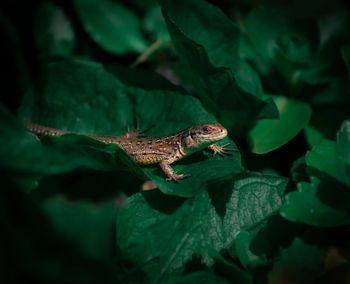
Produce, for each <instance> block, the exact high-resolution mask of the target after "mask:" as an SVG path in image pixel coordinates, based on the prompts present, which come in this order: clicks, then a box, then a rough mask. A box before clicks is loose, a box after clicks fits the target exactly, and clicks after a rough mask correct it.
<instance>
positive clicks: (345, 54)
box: [341, 45, 350, 73]
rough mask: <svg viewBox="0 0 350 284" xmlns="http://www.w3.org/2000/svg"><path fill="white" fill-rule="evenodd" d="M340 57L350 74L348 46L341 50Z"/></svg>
mask: <svg viewBox="0 0 350 284" xmlns="http://www.w3.org/2000/svg"><path fill="white" fill-rule="evenodd" d="M341 55H342V57H343V60H344V62H345V64H346V68H347V69H348V73H350V45H345V46H343V47H342V48H341Z"/></svg>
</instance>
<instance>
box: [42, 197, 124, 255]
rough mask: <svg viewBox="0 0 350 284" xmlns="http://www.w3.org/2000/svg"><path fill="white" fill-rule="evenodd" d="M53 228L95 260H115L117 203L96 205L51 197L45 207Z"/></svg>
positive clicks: (110, 202) (44, 204) (44, 203)
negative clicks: (114, 243) (114, 229)
mask: <svg viewBox="0 0 350 284" xmlns="http://www.w3.org/2000/svg"><path fill="white" fill-rule="evenodd" d="M42 206H43V210H44V213H45V214H46V215H47V216H48V217H49V219H50V221H51V224H52V226H53V228H54V229H55V230H56V232H58V234H59V235H60V236H62V237H64V238H65V239H68V240H70V242H71V243H72V244H74V246H75V247H79V248H80V249H81V250H82V251H83V252H84V254H85V255H87V256H89V257H90V258H92V259H97V260H98V259H100V260H103V259H108V258H112V257H113V254H114V252H113V250H112V247H113V241H114V240H113V237H114V233H113V228H114V218H115V213H116V210H117V202H113V200H111V201H109V202H104V203H98V204H94V203H91V202H83V201H82V202H71V201H68V200H65V199H63V198H51V199H48V200H46V201H44V202H43V204H42Z"/></svg>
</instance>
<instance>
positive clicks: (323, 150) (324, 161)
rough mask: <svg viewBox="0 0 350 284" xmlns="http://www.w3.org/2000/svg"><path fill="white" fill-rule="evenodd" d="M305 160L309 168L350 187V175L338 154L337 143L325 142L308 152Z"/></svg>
mask: <svg viewBox="0 0 350 284" xmlns="http://www.w3.org/2000/svg"><path fill="white" fill-rule="evenodd" d="M305 160H306V164H307V165H308V166H309V167H311V168H314V169H316V170H318V171H320V172H323V173H325V174H327V175H329V176H331V177H333V178H335V179H336V180H338V181H340V182H342V183H344V184H347V185H348V186H350V175H349V174H348V173H347V172H346V171H347V167H346V165H345V164H344V161H343V160H342V157H341V156H340V153H339V152H338V147H337V144H336V142H334V141H331V140H323V141H322V142H321V143H320V144H318V145H316V146H315V147H313V148H312V150H311V151H309V152H307V154H306V156H305Z"/></svg>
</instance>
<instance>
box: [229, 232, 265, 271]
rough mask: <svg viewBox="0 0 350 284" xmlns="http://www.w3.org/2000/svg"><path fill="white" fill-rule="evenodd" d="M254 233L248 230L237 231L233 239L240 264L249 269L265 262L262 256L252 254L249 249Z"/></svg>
mask: <svg viewBox="0 0 350 284" xmlns="http://www.w3.org/2000/svg"><path fill="white" fill-rule="evenodd" d="M253 237H254V235H252V234H250V233H249V232H245V231H242V232H239V234H238V235H237V236H236V241H235V252H236V253H237V257H238V258H239V260H240V262H241V263H242V265H243V266H244V267H245V268H247V269H249V268H254V267H258V266H262V265H265V264H266V259H264V257H261V256H258V255H256V254H254V253H253V252H252V251H251V249H250V244H251V241H252V238H253Z"/></svg>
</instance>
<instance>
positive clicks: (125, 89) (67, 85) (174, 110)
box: [17, 61, 243, 197]
mask: <svg viewBox="0 0 350 284" xmlns="http://www.w3.org/2000/svg"><path fill="white" fill-rule="evenodd" d="M44 72H45V74H46V78H45V79H46V80H45V81H44V86H43V88H42V90H43V93H44V95H43V96H42V97H41V98H40V100H39V101H38V102H37V104H36V106H37V105H40V108H38V109H35V108H34V107H32V106H31V105H28V106H27V109H28V108H29V109H30V108H34V110H33V115H32V118H31V120H34V121H35V122H39V123H41V124H44V125H47V126H50V127H56V128H58V129H62V130H68V131H69V132H72V133H80V134H91V133H94V134H105V135H121V134H124V133H125V132H126V131H127V129H128V127H129V128H131V129H132V128H133V125H134V121H135V118H136V119H137V120H138V121H139V127H140V130H141V131H142V130H144V129H147V132H146V133H145V135H146V136H160V137H161V136H165V135H170V134H173V133H176V132H178V131H180V130H183V129H185V128H188V127H191V126H193V125H195V124H199V123H208V122H215V118H214V117H213V116H212V115H211V114H209V113H208V112H207V111H206V110H205V109H204V108H203V107H202V105H201V104H200V102H199V101H198V100H197V99H196V98H194V97H191V96H186V95H185V94H184V92H183V91H181V89H180V88H175V87H173V88H167V89H166V90H163V89H162V86H163V85H165V84H164V82H163V81H161V80H160V81H159V80H158V81H157V80H155V78H158V77H157V76H156V75H154V74H153V76H143V77H142V78H144V80H147V79H152V80H150V81H149V82H147V84H141V83H138V84H135V82H133V81H132V80H130V79H129V78H128V77H127V76H129V77H130V78H135V77H136V76H138V75H140V74H143V73H142V72H135V73H134V72H132V71H131V70H129V71H128V72H126V74H124V75H123V76H124V77H122V80H123V82H125V83H129V82H130V81H132V82H133V83H132V84H133V85H134V86H135V87H133V86H129V85H125V84H123V83H122V82H121V81H120V80H118V78H117V76H118V75H119V74H121V73H123V72H122V70H115V69H113V70H110V69H109V68H105V67H104V66H102V65H100V64H97V63H92V62H84V61H72V62H60V63H52V64H48V65H47V66H46V67H45V68H44ZM67 74H69V75H67ZM153 77H155V78H153ZM58 78H59V79H58ZM140 81H142V80H141V79H140ZM151 82H153V83H154V86H153V87H152V84H151ZM158 85H159V86H158ZM150 89H153V90H152V91H151V90H150ZM165 109H166V110H167V111H166V112H165V111H164V110H165ZM22 111H23V113H28V112H27V111H26V107H22ZM70 137H71V138H69V137H66V138H64V137H60V138H55V139H50V141H53V142H54V143H61V144H60V145H62V146H65V147H68V149H70V148H71V147H73V148H74V149H76V148H78V149H77V150H74V151H73V150H72V153H75V158H74V159H75V161H81V160H82V158H84V159H86V160H85V165H86V166H87V167H92V168H97V166H91V165H89V163H93V162H94V163H96V160H97V161H98V162H100V163H101V167H102V168H103V166H105V167H106V168H107V169H109V170H113V169H118V167H117V166H115V165H113V163H112V161H113V159H115V158H118V156H120V150H119V149H117V150H116V153H113V149H111V148H110V147H109V146H106V145H104V144H103V143H98V142H96V141H95V142H94V141H93V140H92V139H89V138H87V137H85V138H84V137H79V136H74V135H73V136H70ZM32 139H33V138H32ZM69 139H71V140H70V141H69ZM225 142H228V143H230V144H231V145H232V146H231V147H232V148H237V147H236V146H235V145H234V143H233V142H232V141H231V140H229V139H228V138H227V139H226V140H224V141H222V143H225ZM37 143H38V142H37ZM91 143H92V145H91ZM94 143H95V144H96V145H95V144H94ZM86 144H87V146H89V148H93V150H94V151H92V150H91V151H90V152H86V149H84V148H79V147H80V146H79V145H86ZM62 146H61V148H62ZM61 148H60V147H58V149H61ZM116 148H117V147H116ZM79 149H80V150H79ZM61 150H62V151H63V150H64V149H61ZM118 150H119V151H118ZM82 152H83V153H82ZM72 153H71V154H72ZM71 154H70V155H71ZM101 156H102V157H101ZM124 156H125V155H124ZM121 157H123V156H121ZM43 159H46V158H45V157H43ZM65 159H69V160H70V159H71V156H62V157H61V160H62V162H63V161H64V160H65ZM17 160H18V159H17ZM186 160H187V162H186ZM123 161H125V162H126V163H127V164H128V165H129V167H130V168H131V170H133V172H135V173H136V174H138V175H139V176H141V177H142V176H143V178H145V176H147V178H148V179H151V180H153V181H154V182H155V183H156V185H157V187H158V188H159V189H160V190H161V191H163V192H165V193H168V194H174V195H179V196H187V197H189V196H193V195H194V194H196V192H198V191H199V190H201V189H203V188H205V187H206V185H207V184H208V183H209V182H211V181H213V180H220V179H223V178H226V177H227V176H233V175H234V174H237V173H239V172H241V171H243V167H242V165H241V159H240V154H239V153H234V154H233V155H230V156H226V157H224V158H221V157H212V155H211V154H210V155H209V154H208V153H204V154H203V153H198V154H197V155H192V157H189V158H187V159H184V161H183V162H180V163H179V164H175V166H174V169H175V170H176V172H179V173H185V174H191V175H192V176H191V177H190V178H188V179H186V180H183V181H181V182H179V183H175V182H167V181H166V180H165V178H166V176H165V175H164V173H163V172H162V171H161V170H160V169H159V167H158V165H155V166H153V167H144V168H143V169H142V172H143V175H142V174H140V171H141V169H140V167H138V166H137V165H135V163H132V162H131V161H130V159H123ZM50 162H51V163H52V159H51V160H50ZM104 163H106V164H104ZM52 166H54V163H53V164H52ZM27 167H28V164H27ZM119 169H120V167H119Z"/></svg>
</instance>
